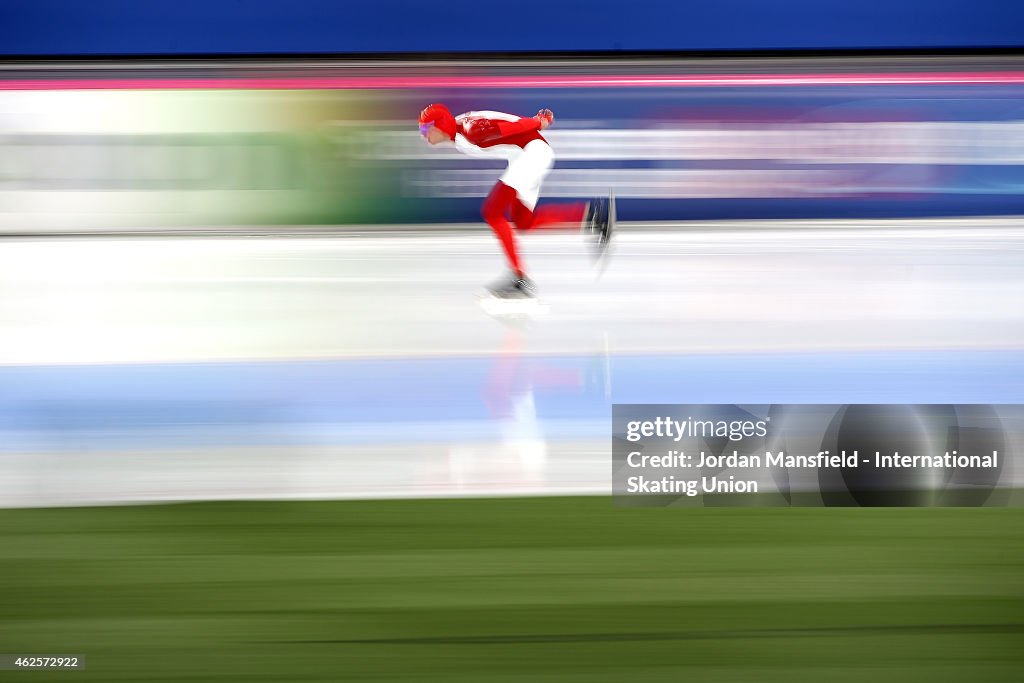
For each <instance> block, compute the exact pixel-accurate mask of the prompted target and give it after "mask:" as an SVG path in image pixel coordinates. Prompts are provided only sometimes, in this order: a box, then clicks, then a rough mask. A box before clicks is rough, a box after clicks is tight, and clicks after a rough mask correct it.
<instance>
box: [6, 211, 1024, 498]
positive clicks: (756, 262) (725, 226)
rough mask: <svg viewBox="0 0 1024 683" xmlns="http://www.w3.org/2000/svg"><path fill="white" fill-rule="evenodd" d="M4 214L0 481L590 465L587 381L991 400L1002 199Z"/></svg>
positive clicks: (998, 322)
mask: <svg viewBox="0 0 1024 683" xmlns="http://www.w3.org/2000/svg"><path fill="white" fill-rule="evenodd" d="M522 244H523V245H524V251H525V256H526V260H527V264H528V266H529V267H530V268H531V273H532V276H533V277H534V279H535V280H536V281H537V283H538V285H539V288H540V292H541V296H542V297H543V298H544V300H545V301H546V302H547V303H548V304H549V305H550V309H551V310H550V312H549V313H548V314H547V315H544V316H541V317H537V318H535V319H531V320H501V319H495V318H492V317H489V316H488V315H487V314H485V313H484V311H483V310H482V309H481V308H480V306H478V305H477V298H478V296H479V293H480V292H481V289H480V286H481V285H482V284H483V283H485V282H488V281H490V280H492V279H495V278H496V277H498V276H499V275H500V274H501V269H502V261H501V258H500V252H499V248H498V245H497V243H496V242H495V240H494V238H493V237H492V236H491V234H490V233H489V232H485V231H483V230H479V231H462V232H433V231H431V232H424V233H419V234H417V229H416V228H414V227H411V226H410V227H408V228H407V229H402V230H399V231H396V232H395V233H393V234H387V235H381V234H375V235H373V236H365V235H364V236H360V235H359V234H356V233H352V234H347V235H345V236H336V237H326V236H323V235H319V236H315V235H313V236H307V237H295V236H292V237H288V238H281V237H273V236H266V235H263V236H245V235H239V234H235V235H231V236H220V237H216V236H214V237H211V236H194V237H181V236H179V237H160V236H146V237H136V238H129V237H116V238H115V237H95V236H93V237H87V238H84V237H77V238H58V237H50V238H39V239H15V238H8V239H5V240H4V242H3V249H0V293H2V296H0V321H2V325H3V335H2V337H0V363H2V365H0V388H2V391H0V437H2V438H0V505H2V506H8V507H10V506H38V505H65V504H86V503H101V502H128V501H141V500H183V499H249V498H275V499H277V498H281V499H290V498H339V497H340V498H344V497H355V498H358V497H378V496H380V497H399V496H400V497H409V496H452V495H481V494H484V495H486V494H550V493H557V492H568V493H590V492H607V491H609V490H610V477H609V467H610V455H609V453H610V449H609V448H608V442H609V438H610V434H609V422H610V414H611V410H610V406H611V404H612V403H613V402H618V403H627V402H636V403H745V404H769V403H787V402H788V403H859V402H860V403H863V402H879V403H886V402H888V403H915V402H919V403H954V402H955V403H971V402H979V403H1014V402H1021V400H1022V397H1024V392H1022V390H1021V387H1024V363H1022V361H1024V353H1022V347H1024V307H1022V306H1021V304H1020V302H1021V300H1022V299H1024V274H1022V269H1021V264H1022V262H1024V259H1022V257H1024V228H1022V227H1021V226H1020V224H1019V221H1018V220H1017V219H1008V218H1003V219H995V218H993V219H941V220H940V219H928V220H912V221H878V222H871V221H845V222H844V221H819V222H812V221H804V222H800V221H788V222H763V221H762V222H748V223H715V224H699V223H698V224H691V225H688V226H686V228H685V229H683V228H682V227H681V226H667V225H661V226H654V225H639V224H635V225H629V226H626V229H624V230H622V231H621V232H620V234H619V235H618V237H617V239H616V241H615V243H614V245H613V253H612V255H611V257H610V258H609V259H608V261H607V262H606V264H604V265H605V267H604V268H603V269H602V268H595V267H594V266H593V264H592V263H591V262H590V259H589V256H588V253H587V249H586V247H585V245H584V243H583V242H582V240H581V239H580V237H579V236H578V235H564V234H557V235H555V234H544V235H528V236H526V237H525V238H524V239H523V240H522Z"/></svg>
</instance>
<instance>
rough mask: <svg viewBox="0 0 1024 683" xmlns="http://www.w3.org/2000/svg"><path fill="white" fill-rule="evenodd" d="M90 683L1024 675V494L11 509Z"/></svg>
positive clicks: (56, 639) (34, 600) (55, 637)
mask: <svg viewBox="0 0 1024 683" xmlns="http://www.w3.org/2000/svg"><path fill="white" fill-rule="evenodd" d="M0 544H2V548H3V551H2V553H0V579H2V587H0V652H3V653H12V654H13V653H25V654H28V653H51V654H52V653H69V654H80V655H84V656H85V657H86V658H87V669H86V670H85V671H77V672H71V671H65V672H45V671H27V672H2V673H0V678H2V679H4V680H21V679H24V680H33V681H40V680H74V681H85V680H92V681H142V680H156V681H228V680H233V681H335V680H372V681H389V680H413V681H483V680H487V681H508V680H531V681H678V680H691V681H780V682H781V681H812V680H813V681H822V680H827V681H829V683H834V682H840V681H864V680H870V681H872V683H878V682H882V681H929V682H931V681H937V680H942V681H953V680H959V681H1020V680H1024V509H1022V508H971V509H965V508H961V509H894V508H886V509H854V508H710V509H709V508H658V509H622V508H615V507H612V504H611V501H610V499H608V498H597V497H595V498H520V499H462V500H418V501H342V502H282V503H190V504H176V505H146V506H124V507H107V508H75V509H30V510H3V511H0Z"/></svg>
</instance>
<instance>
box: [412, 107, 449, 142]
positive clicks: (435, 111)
mask: <svg viewBox="0 0 1024 683" xmlns="http://www.w3.org/2000/svg"><path fill="white" fill-rule="evenodd" d="M428 123H432V124H434V125H435V126H436V127H437V128H439V129H440V130H443V131H444V132H445V134H447V135H448V137H450V138H452V139H454V138H455V117H454V116H452V113H451V112H450V111H448V107H446V106H444V105H443V104H429V105H427V108H426V109H424V110H423V111H421V112H420V125H421V126H422V125H424V124H428Z"/></svg>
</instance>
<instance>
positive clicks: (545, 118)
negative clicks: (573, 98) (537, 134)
mask: <svg viewBox="0 0 1024 683" xmlns="http://www.w3.org/2000/svg"><path fill="white" fill-rule="evenodd" d="M533 118H535V119H537V120H538V121H540V129H541V130H544V129H545V128H547V127H548V126H550V125H551V124H552V123H554V122H555V113H554V112H553V111H551V110H550V109H541V110H540V111H539V112H537V115H536V116H534V117H533Z"/></svg>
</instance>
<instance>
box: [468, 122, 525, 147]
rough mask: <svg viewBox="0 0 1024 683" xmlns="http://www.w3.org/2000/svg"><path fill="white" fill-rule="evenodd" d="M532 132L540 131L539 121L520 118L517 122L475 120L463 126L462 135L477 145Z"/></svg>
mask: <svg viewBox="0 0 1024 683" xmlns="http://www.w3.org/2000/svg"><path fill="white" fill-rule="evenodd" d="M534 130H540V121H539V120H538V119H535V118H522V119H519V120H518V121H498V120H495V119H475V120H471V121H467V122H466V123H465V124H464V126H463V135H465V136H466V139H467V140H469V141H470V142H471V143H473V144H474V145H479V144H481V143H484V142H492V141H494V140H502V139H504V138H510V137H513V136H516V135H521V134H523V133H529V132H530V131H534Z"/></svg>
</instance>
